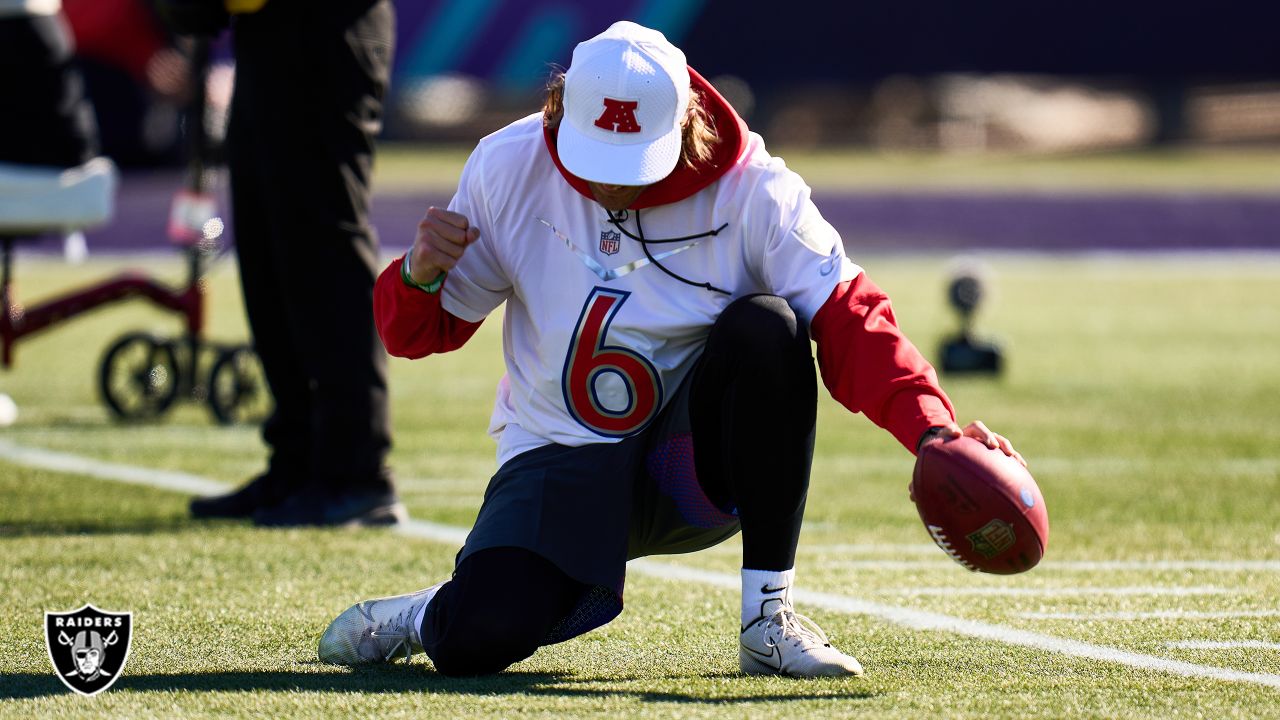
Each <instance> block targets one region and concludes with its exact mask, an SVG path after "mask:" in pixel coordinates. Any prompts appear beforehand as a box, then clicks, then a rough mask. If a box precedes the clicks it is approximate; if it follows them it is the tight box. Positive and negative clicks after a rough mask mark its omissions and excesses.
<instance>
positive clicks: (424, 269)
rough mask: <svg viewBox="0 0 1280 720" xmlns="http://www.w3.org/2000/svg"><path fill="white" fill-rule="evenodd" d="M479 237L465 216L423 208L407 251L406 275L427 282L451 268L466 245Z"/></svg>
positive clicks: (419, 281)
mask: <svg viewBox="0 0 1280 720" xmlns="http://www.w3.org/2000/svg"><path fill="white" fill-rule="evenodd" d="M479 238H480V231H479V230H477V229H476V228H473V227H471V222H470V221H469V220H467V216H466V215H462V214H459V213H456V212H451V211H449V210H444V209H442V208H438V207H430V208H427V214H426V215H424V216H423V217H422V220H420V221H419V222H418V236H417V237H416V238H414V241H413V249H412V250H411V251H410V252H409V276H410V277H412V278H413V281H414V282H416V283H421V284H423V285H426V284H429V283H431V282H432V281H434V280H435V279H436V278H437V277H439V275H440V273H442V272H448V271H450V270H452V269H453V266H454V265H457V264H458V259H459V258H461V257H462V253H464V252H466V249H467V246H468V245H470V244H471V243H473V242H475V241H476V240H478V239H479Z"/></svg>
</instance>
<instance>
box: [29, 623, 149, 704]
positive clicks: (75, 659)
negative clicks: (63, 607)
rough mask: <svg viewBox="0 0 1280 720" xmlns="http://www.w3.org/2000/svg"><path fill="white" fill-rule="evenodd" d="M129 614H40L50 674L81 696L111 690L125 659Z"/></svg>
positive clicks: (127, 652)
mask: <svg viewBox="0 0 1280 720" xmlns="http://www.w3.org/2000/svg"><path fill="white" fill-rule="evenodd" d="M132 621H133V613H129V612H121V613H115V612H106V611H104V610H99V609H98V608H96V607H94V606H92V605H85V606H84V607H82V608H80V609H79V610H72V611H70V612H60V613H59V612H46V613H45V614H44V640H45V645H46V646H47V647H48V649H49V660H50V662H52V663H53V671H54V672H55V673H57V674H58V679H59V680H61V681H62V684H63V685H66V686H67V687H69V688H71V689H72V690H74V691H76V692H78V693H80V694H81V695H97V694H98V693H100V692H102V691H103V690H106V689H107V688H109V687H111V685H112V684H113V683H114V682H115V681H116V680H117V679H118V678H119V677H120V671H121V670H123V669H124V664H125V662H126V661H128V659H129V641H130V640H131V639H132V633H130V629H131V626H132V624H133V622H132Z"/></svg>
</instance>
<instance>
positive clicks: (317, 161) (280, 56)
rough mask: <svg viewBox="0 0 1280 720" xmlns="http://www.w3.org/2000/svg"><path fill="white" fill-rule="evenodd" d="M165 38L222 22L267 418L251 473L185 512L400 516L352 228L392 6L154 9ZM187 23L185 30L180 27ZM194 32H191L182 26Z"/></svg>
mask: <svg viewBox="0 0 1280 720" xmlns="http://www.w3.org/2000/svg"><path fill="white" fill-rule="evenodd" d="M169 8H170V11H171V12H170V14H171V16H172V17H173V19H174V20H175V24H176V25H177V26H178V29H179V30H183V29H187V30H201V29H204V30H208V29H210V28H211V27H214V28H216V26H217V24H218V23H219V22H220V20H221V19H223V18H225V12H226V10H227V9H229V10H231V11H232V12H234V13H236V14H235V15H234V20H233V21H232V23H231V25H232V28H233V34H234V47H235V60H236V81H235V91H234V95H233V96H232V101H231V119H230V127H229V128H228V131H227V162H228V166H229V168H230V174H231V202H232V212H233V216H234V217H233V221H234V230H235V237H236V252H237V256H238V258H239V264H240V279H241V285H242V288H243V291H244V300H245V308H246V312H247V314H248V319H249V327H250V331H251V332H252V335H253V342H254V347H255V349H256V350H257V352H258V355H259V356H260V357H261V359H262V365H263V369H264V370H265V372H266V377H267V383H268V385H269V386H270V388H271V392H272V395H273V396H274V398H275V408H274V410H273V412H272V414H271V415H270V417H268V419H267V420H266V422H265V423H264V426H263V430H262V436H263V439H264V441H265V442H266V444H267V445H268V447H269V449H270V458H269V461H268V464H267V468H266V470H265V471H264V472H263V473H262V474H261V475H259V476H257V477H256V478H254V479H253V480H251V481H250V482H249V483H247V484H246V485H244V486H243V487H241V488H240V489H238V490H236V491H235V492H232V493H230V494H227V495H222V496H216V497H211V498H201V499H197V500H194V501H193V502H192V503H191V513H192V514H193V515H194V516H196V517H230V518H241V517H251V518H252V519H253V520H254V522H255V523H257V524H259V525H264V526H291V525H348V524H356V525H384V524H394V523H396V522H400V521H402V520H404V519H405V511H404V507H403V506H402V505H401V504H400V503H399V501H398V498H397V496H396V493H395V489H394V486H393V482H392V477H391V473H390V471H389V469H388V468H387V466H386V455H387V452H388V450H389V449H390V446H391V428H390V420H389V417H388V408H387V377H386V375H387V360H386V351H385V350H384V349H383V347H382V343H381V341H380V340H379V338H378V335H377V331H376V329H375V328H374V323H373V283H374V279H375V276H376V274H377V263H378V242H377V238H376V236H375V234H374V230H373V228H372V227H371V226H370V225H369V222H368V209H369V198H370V187H369V183H370V173H371V168H372V161H373V143H374V136H375V135H376V134H377V133H378V131H379V130H380V129H381V122H382V98H383V95H384V92H385V90H386V87H387V83H388V79H389V75H390V69H391V55H392V44H393V37H394V23H395V11H394V8H393V6H392V4H391V2H390V0H331V1H329V2H322V3H316V2H307V1H306V0H269V1H268V2H264V1H263V0H227V4H226V8H224V7H223V5H222V0H170V5H169ZM193 20H194V22H191V21H193ZM200 24H205V25H206V26H207V27H204V28H201V27H197V26H198V25H200Z"/></svg>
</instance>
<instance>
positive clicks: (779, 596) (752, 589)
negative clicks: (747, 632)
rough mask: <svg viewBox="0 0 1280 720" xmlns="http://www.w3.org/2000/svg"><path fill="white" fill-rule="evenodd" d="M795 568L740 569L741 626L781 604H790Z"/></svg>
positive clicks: (771, 611) (766, 614)
mask: <svg viewBox="0 0 1280 720" xmlns="http://www.w3.org/2000/svg"><path fill="white" fill-rule="evenodd" d="M795 580H796V569H795V568H791V569H790V570H748V569H747V568H743V569H742V627H746V626H747V625H749V624H751V623H753V622H755V621H756V620H759V619H760V618H762V617H768V616H769V615H771V614H773V613H774V612H775V611H776V610H777V609H778V608H779V607H780V606H782V605H787V606H790V605H791V585H792V584H793V583H794V582H795Z"/></svg>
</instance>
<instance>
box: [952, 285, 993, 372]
mask: <svg viewBox="0 0 1280 720" xmlns="http://www.w3.org/2000/svg"><path fill="white" fill-rule="evenodd" d="M983 276H984V273H983V272H982V270H981V268H979V267H978V266H976V265H971V264H970V265H964V266H961V267H960V268H958V269H957V270H956V272H955V274H954V275H953V277H952V278H951V283H950V284H949V285H948V286H947V300H948V301H949V302H950V303H951V307H952V308H953V309H954V310H955V311H956V313H958V314H959V315H960V333H959V334H957V335H954V336H952V337H951V338H948V339H946V340H943V342H942V350H941V355H942V371H943V372H946V373H982V374H989V375H998V374H1000V370H1001V368H1003V367H1004V353H1003V352H1001V350H1000V346H999V345H997V344H996V343H995V342H993V341H990V340H981V339H978V338H975V337H974V336H973V316H974V314H975V313H976V312H977V310H978V305H979V304H980V303H981V302H982V296H983V295H984V294H985V293H986V288H985V284H986V283H985V280H984V277H983Z"/></svg>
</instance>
